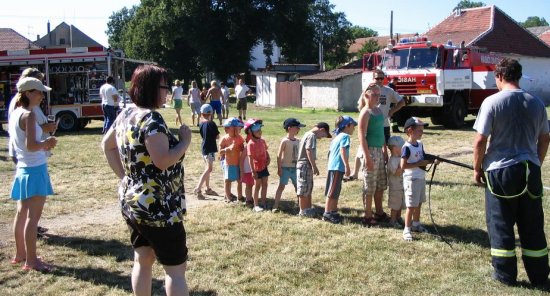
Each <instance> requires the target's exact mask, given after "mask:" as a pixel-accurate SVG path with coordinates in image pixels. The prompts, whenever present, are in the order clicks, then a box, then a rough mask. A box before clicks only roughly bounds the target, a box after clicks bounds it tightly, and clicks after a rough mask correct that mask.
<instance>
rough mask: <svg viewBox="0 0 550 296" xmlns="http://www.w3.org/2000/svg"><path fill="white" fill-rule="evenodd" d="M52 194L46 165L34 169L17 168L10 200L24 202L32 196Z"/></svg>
mask: <svg viewBox="0 0 550 296" xmlns="http://www.w3.org/2000/svg"><path fill="white" fill-rule="evenodd" d="M52 194H53V188H52V183H51V181H50V175H49V174H48V164H46V163H45V164H42V165H39V166H35V167H18V168H17V170H16V171H15V179H14V180H13V184H12V186H11V199H13V200H25V199H27V198H30V197H33V196H47V195H52Z"/></svg>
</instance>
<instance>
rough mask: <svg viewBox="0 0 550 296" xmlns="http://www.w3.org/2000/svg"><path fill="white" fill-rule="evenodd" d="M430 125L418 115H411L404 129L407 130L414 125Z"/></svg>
mask: <svg viewBox="0 0 550 296" xmlns="http://www.w3.org/2000/svg"><path fill="white" fill-rule="evenodd" d="M420 125H422V126H428V124H427V123H424V122H423V121H422V120H420V119H419V118H418V117H414V116H413V117H411V118H409V119H407V121H405V125H404V127H403V128H404V129H405V130H407V129H408V128H409V127H414V126H420Z"/></svg>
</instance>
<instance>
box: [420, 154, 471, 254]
mask: <svg viewBox="0 0 550 296" xmlns="http://www.w3.org/2000/svg"><path fill="white" fill-rule="evenodd" d="M424 159H426V160H438V161H439V162H445V163H448V164H452V165H456V166H459V167H462V168H466V169H470V170H472V171H473V170H474V167H473V166H471V165H467V164H464V163H460V162H457V161H454V160H450V159H446V158H443V157H439V156H436V155H433V154H425V156H424ZM432 168H433V170H432V176H431V178H430V183H429V185H428V212H429V213H430V220H431V221H432V224H433V226H434V229H435V232H436V233H437V235H438V236H439V238H441V240H442V241H443V242H445V243H446V244H447V245H449V247H451V249H452V248H453V246H452V245H451V243H450V242H449V241H448V240H446V239H445V237H444V236H443V235H442V234H441V233H440V232H439V229H438V228H437V224H436V223H435V221H434V217H433V215H432V198H431V193H432V183H433V179H434V175H435V171H436V168H437V164H436V163H433V164H432V165H431V166H430V167H429V168H428V169H426V171H429V170H430V169H432Z"/></svg>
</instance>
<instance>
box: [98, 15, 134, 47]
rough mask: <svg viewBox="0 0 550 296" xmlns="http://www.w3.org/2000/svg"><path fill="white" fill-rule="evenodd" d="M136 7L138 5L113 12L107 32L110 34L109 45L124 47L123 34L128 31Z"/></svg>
mask: <svg viewBox="0 0 550 296" xmlns="http://www.w3.org/2000/svg"><path fill="white" fill-rule="evenodd" d="M136 9H137V7H136V6H132V8H130V9H128V8H126V7H123V8H122V9H121V10H119V11H115V12H113V14H111V16H110V17H109V22H107V31H105V34H107V36H109V46H110V47H111V48H113V49H121V48H123V47H122V46H123V44H122V35H123V33H124V31H126V25H127V24H128V22H129V21H130V20H131V19H132V18H133V17H134V15H135V13H136Z"/></svg>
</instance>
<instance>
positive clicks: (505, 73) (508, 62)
mask: <svg viewBox="0 0 550 296" xmlns="http://www.w3.org/2000/svg"><path fill="white" fill-rule="evenodd" d="M521 70H522V67H521V64H520V63H519V62H518V61H517V60H515V59H511V58H503V59H502V60H500V62H498V64H496V66H495V77H496V76H502V78H503V79H504V80H506V81H509V82H515V81H519V80H520V79H521V75H522V72H521Z"/></svg>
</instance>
